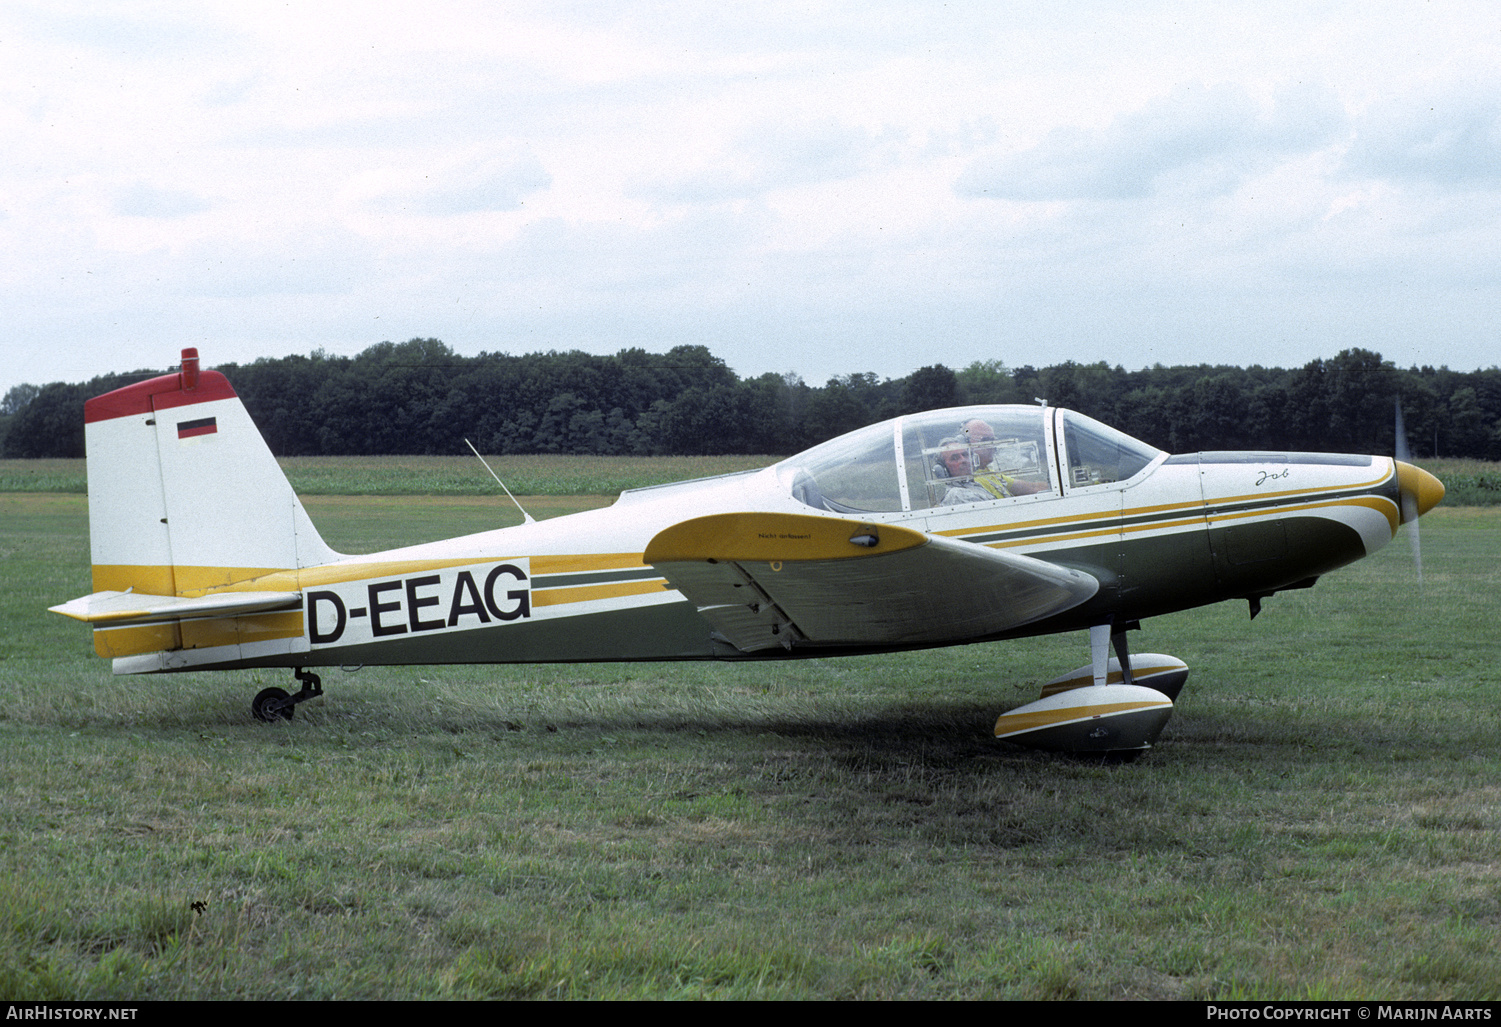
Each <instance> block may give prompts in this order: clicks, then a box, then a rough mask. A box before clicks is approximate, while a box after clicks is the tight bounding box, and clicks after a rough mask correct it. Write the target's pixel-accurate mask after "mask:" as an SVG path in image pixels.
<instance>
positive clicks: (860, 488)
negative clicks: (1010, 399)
mask: <svg viewBox="0 0 1501 1027" xmlns="http://www.w3.org/2000/svg"><path fill="white" fill-rule="evenodd" d="M1044 424H1045V419H1044V411H1043V409H1042V408H1041V407H1024V406H988V407H962V408H955V409H951V410H935V411H930V412H928V413H923V414H912V415H909V416H907V417H900V418H897V419H896V420H894V421H885V422H882V423H881V424H873V425H871V426H870V427H868V428H862V429H860V430H859V431H855V432H851V433H850V434H848V435H842V436H840V437H839V438H837V439H834V440H832V441H830V442H825V443H824V444H823V445H821V446H815V447H814V448H813V449H810V450H808V451H807V452H805V453H800V454H799V455H797V456H794V457H791V458H789V459H787V460H784V461H783V462H782V463H781V464H779V465H778V468H779V474H780V475H781V477H782V479H783V481H784V482H785V483H786V487H787V488H788V490H789V491H790V492H791V493H792V495H793V497H794V498H796V499H797V500H798V501H799V502H801V503H805V504H807V505H808V506H811V507H814V508H816V509H819V510H833V511H836V512H843V513H861V512H867V511H869V512H875V513H880V512H897V511H903V510H922V509H928V508H932V507H937V506H953V505H956V504H960V503H976V502H987V501H990V500H995V499H1004V498H1007V497H1010V496H1021V495H1029V494H1036V493H1045V492H1052V491H1053V489H1054V486H1053V482H1052V479H1051V476H1050V475H1049V474H1048V466H1049V463H1048V446H1047V441H1046V437H1045V429H1044ZM898 448H900V455H898Z"/></svg>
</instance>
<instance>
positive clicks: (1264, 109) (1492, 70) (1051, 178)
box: [0, 0, 1501, 394]
mask: <svg viewBox="0 0 1501 1027" xmlns="http://www.w3.org/2000/svg"><path fill="white" fill-rule="evenodd" d="M0 98H3V100H0V326H3V327H0V331H3V333H4V334H3V336H0V339H3V342H0V346H3V356H4V360H3V362H0V394H3V392H4V391H5V390H6V389H8V388H9V387H10V386H12V385H14V384H16V383H18V382H23V381H28V382H33V383H38V384H39V383H43V382H49V381H55V380H65V381H81V380H85V379H87V378H90V377H92V376H93V375H95V374H99V373H102V372H105V371H120V370H127V369H130V368H135V367H155V368H166V367H168V366H170V365H172V364H175V363H176V361H177V357H178V352H179V350H180V349H181V348H182V347H183V346H197V347H199V348H200V350H201V351H202V353H203V359H204V362H205V364H206V365H210V366H211V365H213V364H216V363H221V362H226V361H240V362H244V361H248V360H253V359H254V358H256V357H259V356H281V355H284V354H288V353H308V352H310V351H312V350H313V349H315V348H319V347H321V348H324V349H326V350H328V351H330V352H332V353H340V354H353V353H357V352H359V351H360V350H362V349H364V348H365V347H367V346H369V345H371V344H373V343H376V342H380V341H382V340H385V339H389V340H392V341H402V340H405V339H409V338H412V337H414V336H424V337H426V336H435V337H437V338H440V339H442V340H443V341H444V342H446V343H448V344H449V345H450V346H452V347H453V348H454V349H455V350H457V351H459V352H461V353H466V354H468V353H478V352H479V351H481V350H491V351H496V350H499V351H504V352H509V353H525V352H532V351H536V350H546V349H574V348H577V349H584V350H588V351H591V352H596V353H613V352H615V351H617V350H619V349H622V348H624V347H628V346H640V347H643V348H645V349H648V350H653V351H662V350H665V349H667V348H669V347H671V346H674V345H679V344H683V343H701V344H704V345H706V346H708V347H709V348H710V349H711V350H712V351H713V352H714V353H716V354H717V355H719V356H720V357H722V358H723V359H724V360H725V361H726V362H727V363H728V364H729V365H730V366H731V367H732V368H733V369H734V370H735V371H736V372H737V373H739V374H740V375H742V376H754V375H758V374H761V373H762V372H765V371H776V372H785V371H792V372H796V373H798V374H800V375H802V376H803V378H804V379H805V380H807V381H808V382H809V383H810V384H815V385H818V384H822V383H823V382H824V380H825V379H827V378H828V377H829V376H831V375H834V374H845V373H849V372H852V371H873V372H875V373H877V374H878V375H879V376H881V377H897V376H901V375H905V374H908V373H910V372H911V371H912V370H914V369H915V368H917V367H921V366H923V365H927V364H933V363H940V362H941V363H944V364H947V365H949V366H950V367H955V368H959V367H963V366H965V365H966V364H968V363H970V362H972V361H975V360H990V359H999V360H1002V361H1004V362H1005V363H1006V364H1007V365H1008V366H1011V367H1016V366H1020V365H1022V364H1033V365H1037V366H1042V365H1046V364H1052V363H1058V362H1061V361H1063V360H1069V359H1072V360H1077V361H1085V362H1087V361H1096V360H1105V361H1108V362H1110V363H1111V364H1117V363H1118V364H1122V365H1124V366H1126V367H1128V368H1137V367H1144V366H1148V365H1150V364H1154V363H1164V364H1182V363H1201V362H1208V363H1232V364H1238V365H1246V364H1251V363H1260V364H1265V365H1269V366H1271V365H1275V366H1284V367H1294V366H1301V365H1302V364H1304V363H1306V362H1307V361H1309V360H1311V359H1314V358H1315V357H1327V356H1333V355H1334V354H1336V353H1338V352H1339V351H1340V350H1342V349H1345V348H1348V347H1352V346H1362V347H1365V348H1368V349H1374V350H1377V351H1379V352H1381V353H1382V354H1383V355H1384V356H1385V357H1386V358H1387V359H1390V360H1394V361H1395V362H1396V363H1397V364H1398V365H1400V366H1408V365H1411V364H1434V365H1438V364H1447V365H1448V366H1450V367H1453V368H1456V369H1459V370H1472V369H1474V368H1477V367H1489V366H1493V365H1495V364H1497V363H1498V362H1501V345H1498V342H1497V335H1498V329H1497V325H1498V315H1501V4H1497V3H1493V2H1481V0H1475V2H1468V3H1467V2H1448V0H1435V2H1428V3H1425V2H1420V0H1407V2H1399V3H1392V2H1388V3H1382V2H1372V0H1363V2H1360V3H1316V2H1304V0H1299V2H1287V3H1280V2H1269V0H1258V2H1254V3H1239V2H1226V0H1214V2H1197V3H1153V2H1143V0H1133V2H1130V3H1127V2H1125V0H1121V2H1114V3H1089V2H1074V3H1061V4H1039V3H1035V2H1031V3H1025V4H1023V3H1016V4H1012V3H1002V2H975V3H947V4H945V3H940V2H938V0H922V2H887V3H882V2H873V0H860V2H857V3H856V2H851V3H775V2H764V0H763V2H756V3H748V4H743V5H742V4H730V3H722V2H716V3H707V2H704V3H583V2H580V3H561V2H555V3H535V4H533V3H501V2H491V3H482V2H477V3H456V2H453V3H450V2H434V0H424V2H422V3H379V2H369V0H365V2H360V3H333V2H331V3H302V2H276V3H271V2H257V3H251V2H244V3H232V2H223V3H208V4H205V3H202V2H176V0H163V2H157V3H153V2H149V0H131V2H127V3H87V2H69V0H45V2H37V3H31V2H27V0H6V2H5V3H4V4H3V5H0Z"/></svg>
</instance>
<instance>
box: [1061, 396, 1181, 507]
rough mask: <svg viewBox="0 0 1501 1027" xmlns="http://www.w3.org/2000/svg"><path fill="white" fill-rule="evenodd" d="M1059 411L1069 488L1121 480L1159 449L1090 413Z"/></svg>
mask: <svg viewBox="0 0 1501 1027" xmlns="http://www.w3.org/2000/svg"><path fill="white" fill-rule="evenodd" d="M1062 413H1063V445H1064V448H1065V449H1066V450H1067V451H1068V483H1069V485H1070V487H1072V488H1083V487H1085V486H1089V485H1103V484H1105V483H1107V482H1112V481H1125V480H1126V479H1127V478H1130V477H1132V476H1134V475H1135V474H1137V473H1138V472H1139V471H1140V470H1141V469H1142V468H1143V467H1145V466H1147V464H1149V463H1151V462H1152V461H1153V460H1155V459H1156V458H1157V457H1158V456H1160V455H1161V453H1162V451H1161V450H1160V449H1156V448H1154V447H1152V446H1149V445H1147V444H1146V443H1145V442H1142V441H1141V440H1140V439H1134V438H1132V437H1131V436H1129V435H1127V434H1126V433H1125V432H1119V431H1116V430H1115V429H1114V428H1112V427H1110V426H1109V425H1108V424H1101V423H1100V422H1099V421H1096V420H1095V419H1094V418H1092V417H1085V416H1084V415H1083V414H1076V413H1074V412H1073V411H1072V410H1064V411H1063V412H1062Z"/></svg>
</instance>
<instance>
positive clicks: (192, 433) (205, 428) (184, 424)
mask: <svg viewBox="0 0 1501 1027" xmlns="http://www.w3.org/2000/svg"><path fill="white" fill-rule="evenodd" d="M218 431H219V424H218V420H217V418H213V417H200V418H199V419H198V420H196V421H178V422H177V437H178V438H179V439H196V438H199V437H201V436H204V435H214V434H217V433H218Z"/></svg>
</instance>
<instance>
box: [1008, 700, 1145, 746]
mask: <svg viewBox="0 0 1501 1027" xmlns="http://www.w3.org/2000/svg"><path fill="white" fill-rule="evenodd" d="M1172 704H1173V703H1172V700H1170V699H1169V698H1168V697H1167V696H1163V697H1162V701H1161V702H1154V701H1152V700H1145V701H1143V700H1136V701H1132V702H1117V703H1100V704H1099V705H1096V706H1065V707H1063V708H1062V709H1056V710H1034V711H1032V712H1030V713H1003V714H1001V715H1000V716H999V717H998V718H996V722H995V736H996V737H997V738H1005V737H1007V736H1008V735H1014V734H1020V733H1021V732H1023V731H1035V730H1036V729H1038V728H1042V727H1056V726H1057V725H1059V724H1069V723H1072V722H1074V721H1077V720H1090V719H1092V718H1094V717H1108V716H1111V715H1114V714H1117V713H1130V712H1132V711H1133V710H1155V709H1161V708H1162V707H1164V706H1172Z"/></svg>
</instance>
